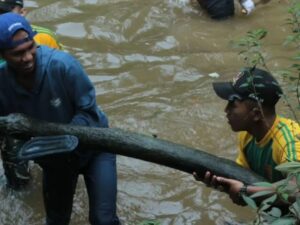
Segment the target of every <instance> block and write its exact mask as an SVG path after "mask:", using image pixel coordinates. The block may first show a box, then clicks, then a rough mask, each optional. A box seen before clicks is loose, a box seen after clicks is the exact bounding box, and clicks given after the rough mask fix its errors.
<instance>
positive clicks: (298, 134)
mask: <svg viewBox="0 0 300 225" xmlns="http://www.w3.org/2000/svg"><path fill="white" fill-rule="evenodd" d="M296 160H300V126H299V124H298V123H296V122H295V121H293V120H290V119H287V118H283V117H280V116H277V117H276V119H275V121H274V124H273V125H272V127H271V129H270V130H269V131H268V133H267V134H266V135H265V136H264V138H263V139H262V140H260V141H259V142H257V141H256V140H255V138H254V137H253V136H252V135H251V134H249V133H248V132H240V133H239V154H238V157H237V159H236V162H237V164H239V165H241V166H243V167H246V168H249V169H251V170H252V171H254V172H255V173H257V174H259V175H261V176H263V177H265V178H267V179H268V180H269V181H272V182H273V181H277V180H280V179H282V178H283V175H282V174H281V173H280V172H279V171H277V170H275V167H276V166H277V165H279V164H281V163H284V162H287V161H296Z"/></svg>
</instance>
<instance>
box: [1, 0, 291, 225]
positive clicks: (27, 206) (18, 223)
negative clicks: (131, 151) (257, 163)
mask: <svg viewBox="0 0 300 225" xmlns="http://www.w3.org/2000/svg"><path fill="white" fill-rule="evenodd" d="M25 2H26V5H27V8H28V9H29V11H30V13H29V15H28V18H29V19H30V20H31V21H32V23H34V24H37V25H42V26H45V27H48V28H51V29H52V30H54V31H55V32H56V33H57V35H58V37H59V39H60V41H61V42H62V43H63V44H64V45H65V49H66V50H67V51H69V52H70V53H71V54H73V55H74V56H75V57H77V58H78V59H79V61H80V62H81V63H82V64H83V66H84V67H85V69H86V71H87V73H88V74H89V75H90V77H91V79H92V80H93V82H94V83H95V87H96V91H97V101H98V103H99V104H100V105H101V107H102V109H103V110H104V111H105V112H106V113H107V114H108V116H109V119H110V123H111V126H112V127H119V128H122V129H124V130H131V131H135V132H138V133H143V134H147V135H152V134H156V135H157V136H158V137H159V138H162V139H166V140H169V141H173V142H175V143H181V144H185V145H188V146H191V147H193V148H197V149H203V150H205V151H208V152H211V153H213V154H216V155H220V156H223V157H226V158H229V159H234V158H235V156H236V151H237V147H236V136H235V134H234V133H233V132H231V130H230V127H229V126H228V125H227V122H226V119H225V117H224V113H223V108H224V106H225V102H224V101H222V100H220V99H218V98H217V97H216V95H215V94H214V93H213V91H212V88H211V83H212V82H213V81H216V80H226V79H231V78H232V76H233V75H234V73H235V72H236V71H238V70H239V69H240V67H241V66H242V65H243V61H242V60H241V59H240V58H238V56H237V53H238V50H236V49H233V48H231V47H230V45H229V42H230V41H231V40H234V39H236V38H238V37H241V36H243V35H244V34H245V33H246V32H247V31H248V30H251V29H256V28H267V29H268V30H269V35H268V36H267V38H266V41H265V45H264V49H265V52H266V58H267V63H268V66H269V68H270V69H271V70H273V71H276V70H278V69H280V68H282V67H285V66H287V65H289V63H290V62H289V57H290V56H291V54H292V53H293V50H294V49H293V48H292V47H284V46H282V42H283V40H284V37H286V36H287V35H288V33H289V30H288V28H287V27H286V26H284V23H285V22H286V21H285V19H286V18H287V16H288V15H287V13H286V12H287V5H286V2H285V1H278V0H273V1H272V2H271V3H269V4H267V5H263V6H259V7H258V8H257V10H256V11H255V12H254V13H253V14H252V15H251V16H245V15H241V14H240V13H239V10H237V15H236V17H235V18H233V19H230V20H227V21H221V22H216V21H212V20H210V19H209V18H208V16H207V15H206V14H205V12H203V10H202V9H201V8H200V7H199V6H198V5H197V4H195V3H193V2H192V3H189V2H187V1H178V0H147V1H146V0H64V1H54V0H44V1H36V0H32V1H26V0H25ZM216 73H217V74H216ZM278 79H279V80H280V81H281V83H282V84H283V86H284V87H286V88H288V83H286V81H285V80H284V79H282V78H281V77H278ZM279 110H280V112H281V113H283V114H287V115H290V113H289V110H288V108H287V107H286V106H285V105H284V104H282V103H281V104H280V105H279ZM32 172H33V184H32V185H31V186H30V187H29V188H28V190H26V191H24V192H21V193H11V192H10V191H8V190H6V188H5V185H4V184H5V180H4V176H3V170H2V168H1V169H0V173H1V180H0V202H1V204H0V224H3V225H8V224H15V225H22V224H24V225H25V224H26V225H39V224H43V223H44V209H43V203H42V198H41V176H40V174H41V171H40V169H39V168H38V167H37V166H34V165H32ZM118 215H119V217H120V219H121V221H122V222H123V224H124V225H137V224H139V223H140V222H142V221H144V220H150V219H155V220H157V221H160V223H161V224H162V225H169V224H170V225H171V224H174V225H185V224H187V225H190V224H196V225H199V224H203V225H213V224H217V225H219V224H220V225H221V224H226V223H231V224H234V223H236V222H249V221H251V219H253V218H254V216H255V213H254V212H253V211H252V210H251V209H249V208H247V207H238V206H235V205H234V204H233V203H232V202H231V201H230V199H229V198H228V197H227V196H226V195H225V194H223V193H220V192H217V191H214V190H212V189H209V188H207V187H205V185H203V184H202V183H200V182H196V181H194V179H193V177H192V176H191V175H190V174H186V173H183V172H180V171H176V170H173V169H170V168H166V167H163V166H159V165H156V164H152V163H148V162H145V161H140V160H136V159H133V158H127V157H123V156H118ZM87 217H88V203H87V194H86V192H85V186H84V183H83V179H82V178H80V182H79V184H78V188H77V192H76V196H75V201H74V208H73V214H72V222H71V224H73V225H85V224H88V218H87Z"/></svg>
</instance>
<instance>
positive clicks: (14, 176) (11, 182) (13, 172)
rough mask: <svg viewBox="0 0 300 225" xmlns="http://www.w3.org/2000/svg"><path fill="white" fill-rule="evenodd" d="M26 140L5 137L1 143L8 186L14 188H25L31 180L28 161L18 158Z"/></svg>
mask: <svg viewBox="0 0 300 225" xmlns="http://www.w3.org/2000/svg"><path fill="white" fill-rule="evenodd" d="M23 143H24V141H23V140H22V141H21V140H17V139H13V138H11V137H4V138H3V142H2V145H1V156H2V161H3V168H4V174H5V177H6V181H7V186H8V187H9V188H12V189H14V190H20V189H22V188H24V187H25V186H26V185H27V184H28V183H29V181H30V178H31V176H30V172H29V165H28V161H20V160H17V153H18V151H19V149H20V148H21V146H22V145H23Z"/></svg>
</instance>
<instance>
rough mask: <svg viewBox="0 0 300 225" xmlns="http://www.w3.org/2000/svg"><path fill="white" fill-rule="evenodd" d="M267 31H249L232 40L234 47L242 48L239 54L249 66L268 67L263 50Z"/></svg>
mask: <svg viewBox="0 0 300 225" xmlns="http://www.w3.org/2000/svg"><path fill="white" fill-rule="evenodd" d="M267 33H268V32H267V30H265V29H257V30H253V31H248V32H247V34H246V36H245V37H242V38H241V39H240V40H237V41H233V42H231V44H232V46H233V47H234V48H239V49H241V51H240V52H239V55H240V56H242V58H243V60H244V62H245V64H246V65H247V66H249V67H254V66H257V65H261V66H262V67H264V68H266V69H267V65H266V62H265V57H264V55H263V51H262V40H263V39H264V38H265V37H266V35H267Z"/></svg>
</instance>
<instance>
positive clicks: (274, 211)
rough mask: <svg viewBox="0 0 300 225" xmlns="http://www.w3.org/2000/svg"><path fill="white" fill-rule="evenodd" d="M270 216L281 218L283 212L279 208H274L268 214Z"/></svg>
mask: <svg viewBox="0 0 300 225" xmlns="http://www.w3.org/2000/svg"><path fill="white" fill-rule="evenodd" d="M268 214H269V215H271V216H273V217H277V218H279V217H280V216H281V214H282V213H281V210H280V209H279V208H277V207H272V209H271V210H270V211H269V212H268Z"/></svg>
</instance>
